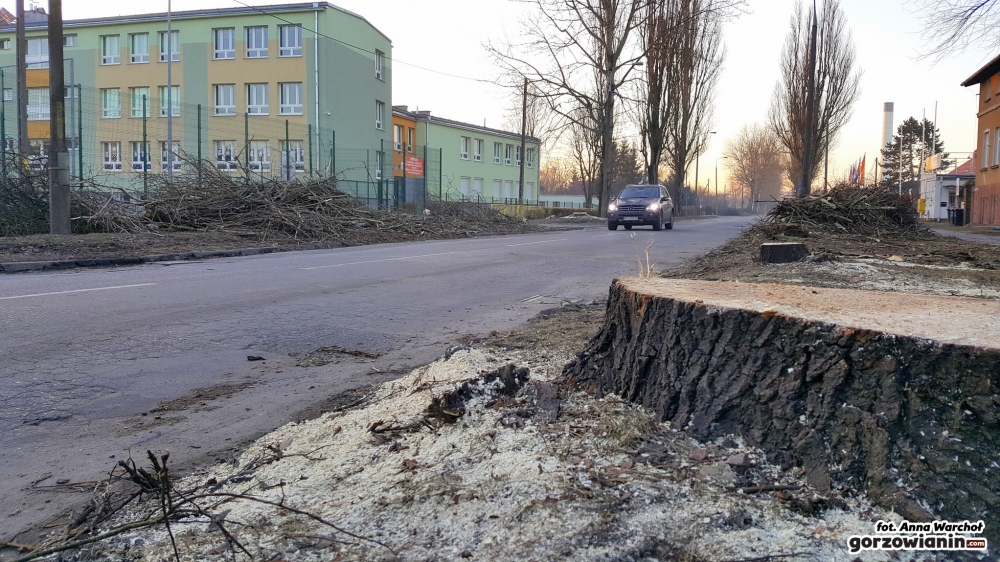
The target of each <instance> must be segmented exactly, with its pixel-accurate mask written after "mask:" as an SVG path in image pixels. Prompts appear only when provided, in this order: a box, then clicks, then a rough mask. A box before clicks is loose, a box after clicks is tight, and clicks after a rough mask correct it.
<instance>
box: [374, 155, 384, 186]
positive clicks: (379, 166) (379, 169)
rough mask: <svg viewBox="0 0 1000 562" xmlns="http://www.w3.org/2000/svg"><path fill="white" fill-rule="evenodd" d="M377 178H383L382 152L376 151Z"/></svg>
mask: <svg viewBox="0 0 1000 562" xmlns="http://www.w3.org/2000/svg"><path fill="white" fill-rule="evenodd" d="M375 179H376V180H380V179H382V152H381V151H378V150H376V151H375Z"/></svg>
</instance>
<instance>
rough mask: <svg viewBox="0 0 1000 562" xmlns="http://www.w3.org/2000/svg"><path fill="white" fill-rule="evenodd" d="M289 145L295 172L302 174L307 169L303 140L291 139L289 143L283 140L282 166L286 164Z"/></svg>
mask: <svg viewBox="0 0 1000 562" xmlns="http://www.w3.org/2000/svg"><path fill="white" fill-rule="evenodd" d="M289 145H290V146H291V151H292V152H291V158H290V161H291V163H292V165H293V166H294V167H295V173H296V174H301V173H303V172H305V171H306V163H305V150H304V149H303V148H302V141H300V140H289V141H288V142H287V143H286V142H285V141H281V166H282V168H284V166H285V152H287V151H288V149H289V148H288V147H289Z"/></svg>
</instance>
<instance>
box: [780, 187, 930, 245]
mask: <svg viewBox="0 0 1000 562" xmlns="http://www.w3.org/2000/svg"><path fill="white" fill-rule="evenodd" d="M761 222H762V223H763V224H764V225H801V226H804V227H806V228H809V229H813V230H820V231H829V232H834V233H836V232H840V233H845V234H861V235H876V236H877V235H880V234H885V233H892V232H898V231H916V230H919V229H920V227H919V226H918V225H917V212H916V209H915V207H914V205H913V201H912V200H911V199H909V198H908V197H900V196H899V195H897V194H895V193H893V192H892V191H891V190H889V189H887V188H881V187H875V188H870V187H854V186H849V185H838V186H835V187H833V188H832V189H831V190H830V191H829V192H827V193H824V194H821V195H816V196H808V197H802V198H798V199H796V198H787V199H783V200H781V201H780V202H779V203H778V204H777V205H775V207H774V208H773V209H772V210H771V211H770V212H769V213H768V214H767V216H766V217H765V218H764V219H763V220H762V221H761Z"/></svg>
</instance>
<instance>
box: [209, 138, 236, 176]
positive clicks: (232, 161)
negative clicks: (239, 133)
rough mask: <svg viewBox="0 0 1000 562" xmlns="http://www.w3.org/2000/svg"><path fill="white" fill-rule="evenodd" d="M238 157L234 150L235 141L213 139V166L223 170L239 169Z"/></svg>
mask: <svg viewBox="0 0 1000 562" xmlns="http://www.w3.org/2000/svg"><path fill="white" fill-rule="evenodd" d="M239 160H240V157H239V154H237V152H236V141H234V140H217V141H215V167H216V168H217V169H219V170H221V171H223V172H230V171H235V170H239V169H240V162H239Z"/></svg>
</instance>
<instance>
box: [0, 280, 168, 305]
mask: <svg viewBox="0 0 1000 562" xmlns="http://www.w3.org/2000/svg"><path fill="white" fill-rule="evenodd" d="M150 285H156V283H139V284H138V285H116V286H114V287H95V288H93V289H73V290H72V291H55V292H52V293H35V294H33V295H17V296H16V297H0V301H6V300H11V299H29V298H31V297H48V296H51V295H68V294H70V293H87V292H90V291H111V290H114V289H131V288H133V287H149V286H150Z"/></svg>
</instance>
